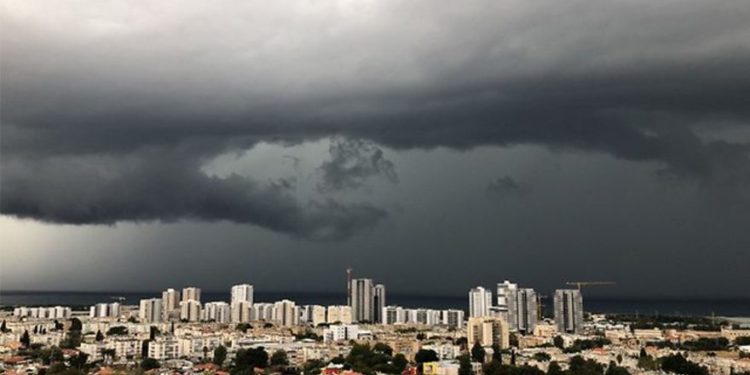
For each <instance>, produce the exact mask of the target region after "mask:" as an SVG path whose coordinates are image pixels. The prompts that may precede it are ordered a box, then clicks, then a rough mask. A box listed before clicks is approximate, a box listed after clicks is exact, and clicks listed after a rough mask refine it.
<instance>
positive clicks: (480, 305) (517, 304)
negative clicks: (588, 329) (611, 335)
mask: <svg viewBox="0 0 750 375" xmlns="http://www.w3.org/2000/svg"><path fill="white" fill-rule="evenodd" d="M554 312H555V324H556V325H557V327H558V329H559V330H560V332H566V333H580V332H581V330H582V328H583V296H582V295H581V292H580V290H577V289H558V290H556V291H555V295H554ZM469 317H470V318H486V317H497V318H500V319H502V320H504V321H505V322H507V324H508V330H509V331H510V332H520V333H531V332H533V331H534V328H535V327H536V325H537V323H538V322H539V321H540V320H541V318H542V303H541V299H540V296H539V295H538V294H537V293H536V291H534V289H531V288H519V287H518V284H515V283H511V282H510V281H507V280H506V281H504V282H502V283H498V284H497V294H496V295H495V296H494V298H493V295H492V291H491V290H490V289H487V288H484V287H481V286H478V287H476V288H472V289H471V290H470V291H469Z"/></svg>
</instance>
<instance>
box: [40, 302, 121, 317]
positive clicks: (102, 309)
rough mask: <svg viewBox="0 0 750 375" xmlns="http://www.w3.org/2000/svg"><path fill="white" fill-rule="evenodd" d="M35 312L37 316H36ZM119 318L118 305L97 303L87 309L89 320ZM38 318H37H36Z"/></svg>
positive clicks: (114, 303)
mask: <svg viewBox="0 0 750 375" xmlns="http://www.w3.org/2000/svg"><path fill="white" fill-rule="evenodd" d="M38 314H39V313H38V310H37V315H38ZM119 316H120V303H119V302H113V303H97V304H96V305H94V306H91V308H90V309H89V317H91V318H118V317H119ZM36 317H38V316H36Z"/></svg>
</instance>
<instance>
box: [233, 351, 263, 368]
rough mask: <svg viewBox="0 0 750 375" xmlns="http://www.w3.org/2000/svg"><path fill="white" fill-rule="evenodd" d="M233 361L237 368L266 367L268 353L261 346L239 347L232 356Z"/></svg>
mask: <svg viewBox="0 0 750 375" xmlns="http://www.w3.org/2000/svg"><path fill="white" fill-rule="evenodd" d="M234 363H235V365H236V366H237V367H239V368H249V369H251V370H252V368H253V367H258V368H266V367H268V353H267V352H266V349H265V348H264V347H262V346H260V347H257V348H250V349H240V350H238V351H237V354H236V355H235V358H234Z"/></svg>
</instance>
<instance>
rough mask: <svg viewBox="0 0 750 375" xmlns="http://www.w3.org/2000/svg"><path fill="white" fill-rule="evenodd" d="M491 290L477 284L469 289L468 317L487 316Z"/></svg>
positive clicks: (490, 302) (490, 305) (490, 303)
mask: <svg viewBox="0 0 750 375" xmlns="http://www.w3.org/2000/svg"><path fill="white" fill-rule="evenodd" d="M491 307H492V291H490V290H488V289H485V288H484V287H481V286H478V287H476V288H473V289H471V290H469V317H480V316H489V315H490V308H491Z"/></svg>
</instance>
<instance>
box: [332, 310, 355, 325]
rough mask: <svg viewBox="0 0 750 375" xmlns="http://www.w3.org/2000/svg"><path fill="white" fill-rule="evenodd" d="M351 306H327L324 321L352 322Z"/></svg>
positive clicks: (333, 322)
mask: <svg viewBox="0 0 750 375" xmlns="http://www.w3.org/2000/svg"><path fill="white" fill-rule="evenodd" d="M352 321H353V319H352V308H351V307H350V306H328V308H327V309H326V323H329V324H337V323H338V324H352Z"/></svg>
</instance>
